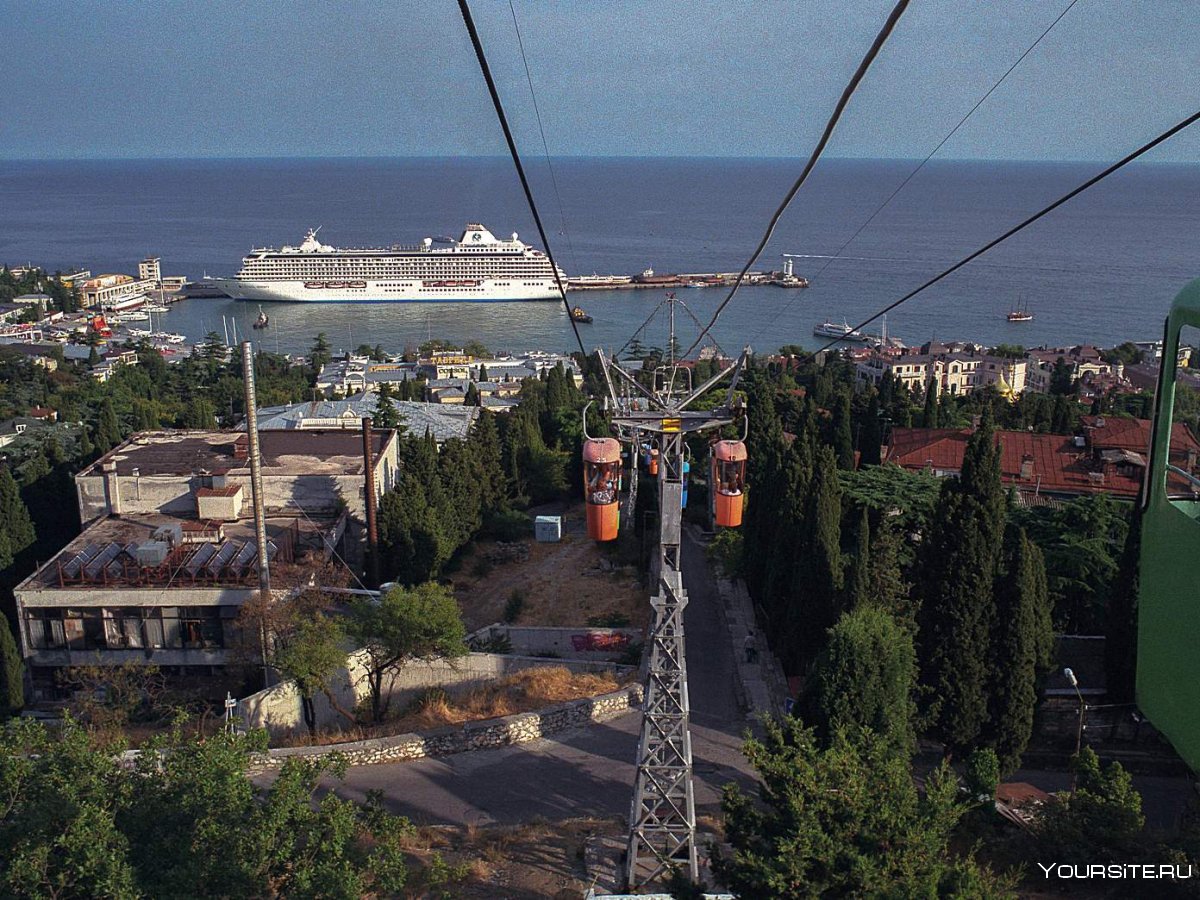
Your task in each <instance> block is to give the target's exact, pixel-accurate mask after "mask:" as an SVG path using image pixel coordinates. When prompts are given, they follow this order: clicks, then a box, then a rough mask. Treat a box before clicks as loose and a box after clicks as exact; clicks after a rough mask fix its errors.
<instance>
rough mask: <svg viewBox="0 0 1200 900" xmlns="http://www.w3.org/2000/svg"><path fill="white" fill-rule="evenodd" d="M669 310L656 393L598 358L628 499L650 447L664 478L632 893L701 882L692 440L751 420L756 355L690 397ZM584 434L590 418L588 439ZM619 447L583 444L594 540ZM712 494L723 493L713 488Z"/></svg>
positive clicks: (633, 826) (610, 505) (599, 535)
mask: <svg viewBox="0 0 1200 900" xmlns="http://www.w3.org/2000/svg"><path fill="white" fill-rule="evenodd" d="M667 302H668V303H670V304H671V307H670V309H671V341H670V344H669V345H668V347H669V350H668V358H667V359H666V360H665V364H664V365H662V366H660V367H659V368H658V369H656V370H655V371H654V384H653V388H650V387H647V386H646V385H644V384H643V383H642V382H641V381H639V380H638V378H637V377H636V376H635V375H634V374H633V373H632V372H629V371H627V370H626V369H625V368H624V367H622V365H621V364H620V363H618V362H617V360H616V359H615V357H612V356H609V355H606V354H605V352H604V351H603V350H598V351H597V355H598V357H599V359H600V364H601V366H602V367H603V370H604V376H605V379H606V381H607V386H608V392H609V396H608V400H607V402H606V406H607V407H608V408H609V411H610V413H611V416H610V419H611V422H612V426H613V430H614V431H615V432H616V433H617V436H618V438H619V439H620V442H622V443H625V442H628V443H630V444H631V449H630V460H631V465H632V472H631V484H630V491H631V493H632V491H633V490H634V484H636V480H635V479H636V466H637V461H638V457H639V452H640V451H641V449H642V446H641V445H642V444H643V442H645V441H648V442H649V443H650V444H651V445H653V444H655V443H656V444H657V448H656V449H657V450H658V454H657V457H656V458H655V460H654V461H655V462H656V463H657V465H656V466H654V468H656V469H657V472H656V473H655V472H654V468H652V469H651V474H652V476H653V475H654V474H656V475H657V478H658V499H659V541H658V559H657V565H656V566H655V569H654V574H655V575H656V577H657V585H656V589H655V592H654V594H653V596H652V597H651V600H650V605H651V607H652V610H653V613H652V620H651V625H650V634H649V642H650V659H649V672H648V676H647V682H646V692H645V699H644V701H643V704H642V728H641V739H640V741H639V742H638V758H637V776H636V781H635V785H634V794H633V806H632V811H631V814H630V818H629V845H628V855H627V859H626V865H627V869H626V872H627V880H628V884H629V887H630V888H631V889H633V888H636V887H639V886H641V885H644V884H646V883H648V882H651V881H654V880H657V879H660V878H663V877H665V876H667V875H668V874H669V873H670V870H671V869H672V868H679V869H682V870H685V871H687V872H688V874H689V875H690V876H691V878H692V880H693V881H695V880H696V879H697V877H698V874H699V873H698V869H697V863H696V804H695V796H694V794H693V790H692V742H691V735H690V732H689V724H688V721H689V706H688V685H687V661H686V657H685V653H684V631H683V610H684V608H685V607H686V606H687V591H686V590H685V589H684V586H683V573H682V570H681V567H680V542H681V526H682V522H683V505H684V499H685V495H686V489H687V488H686V472H687V468H688V463H687V460H686V455H687V448H686V438H687V436H688V435H692V434H697V433H699V432H704V431H714V430H716V429H719V428H722V427H724V426H727V425H733V424H734V423H736V422H738V421H739V420H744V418H745V409H744V408H743V407H742V406H741V404H740V402H739V401H738V400H737V398H736V396H735V393H734V391H735V388H736V387H737V383H738V379H739V377H740V376H741V372H742V369H743V367H744V366H745V364H746V360H747V358H748V355H749V348H747V349H746V350H744V351H743V352H742V354H741V356H740V357H739V358H738V360H737V362H736V364H735V365H733V366H732V367H730V368H727V369H725V370H724V371H721V372H719V373H717V374H716V375H714V376H713V377H712V378H710V379H709V380H708V381H706V382H704V384H702V385H700V386H699V387H696V388H694V389H693V388H692V385H691V370H690V369H689V368H687V367H683V366H680V365H679V361H678V360H676V359H675V358H674V348H675V346H676V345H675V340H674V338H675V334H674V331H675V329H674V297H673V296H671V295H668V300H667ZM726 377H728V379H729V385H728V388H727V389H726V395H725V400H724V402H723V403H722V404H721V405H720V406H718V407H717V408H715V409H709V410H703V411H699V410H692V409H690V408H689V407H690V406H691V405H692V404H693V403H695V401H696V400H698V399H699V398H700V397H702V396H704V395H705V394H707V393H708V392H709V391H710V390H711V389H713V388H714V387H715V386H716V385H717V384H719V383H720V382H721V381H723V380H724V379H726ZM618 386H619V387H620V390H618ZM586 431H587V423H586V410H585V421H584V433H585V437H586ZM721 443H739V444H740V442H721ZM617 444H618V441H616V440H614V439H613V438H587V440H586V441H585V444H584V482H585V484H584V489H585V499H586V500H587V502H588V504H589V508H588V524H589V529H588V531H589V535H590V536H591V537H593V538H594V539H597V540H611V539H612V538H615V537H616V524H615V521H616V519H615V517H616V515H617V508H616V500H615V491H614V490H613V486H614V483H615V482H614V468H613V460H614V459H615V460H617V462H616V467H617V471H618V472H619V466H620V462H619V455H618V453H616V452H615V445H617ZM647 456H649V454H647ZM740 459H741V464H740V467H738V468H736V469H735V470H733V471H732V474H731V476H730V481H728V482H724V483H723V484H726V485H727V486H729V490H728V492H725V491H723V493H726V496H728V497H734V496H736V502H737V506H738V509H737V516H736V517H737V523H736V524H740V522H741V508H740V503H741V481H740V479H741V477H742V473H743V472H744V459H745V452H744V449H743V451H742V452H741V454H740ZM735 465H736V463H735ZM715 471H716V464H715V462H714V472H715ZM735 480H736V485H735V484H734V481H735ZM734 488H736V493H735V490H734ZM712 489H713V490H714V491H715V490H716V485H715V482H714V484H713V485H712ZM606 510H611V511H610V512H606ZM720 522H721V518H720V517H719V518H718V523H720ZM593 523H595V524H594V525H593ZM731 524H732V523H731Z"/></svg>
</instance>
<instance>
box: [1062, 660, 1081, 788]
mask: <svg viewBox="0 0 1200 900" xmlns="http://www.w3.org/2000/svg"><path fill="white" fill-rule="evenodd" d="M1063 677H1064V678H1066V679H1067V682H1068V683H1069V684H1070V685H1071V687H1073V688H1075V696H1076V697H1078V698H1079V725H1078V727H1077V728H1076V730H1075V768H1074V770H1073V771H1072V774H1071V793H1072V794H1073V793H1075V786H1076V783H1077V782H1078V780H1079V770H1078V766H1079V752H1080V751H1081V750H1082V749H1083V716H1084V713H1086V712H1087V706H1086V705H1085V704H1084V702H1083V692H1082V691H1080V690H1079V679H1078V678H1076V677H1075V673H1074V672H1073V671H1072V670H1071V669H1070V668H1066V669H1063Z"/></svg>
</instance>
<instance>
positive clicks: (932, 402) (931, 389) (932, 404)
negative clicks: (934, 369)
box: [921, 378, 938, 428]
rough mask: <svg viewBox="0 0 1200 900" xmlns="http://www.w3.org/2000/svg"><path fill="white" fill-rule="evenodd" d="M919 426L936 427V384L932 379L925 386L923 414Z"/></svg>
mask: <svg viewBox="0 0 1200 900" xmlns="http://www.w3.org/2000/svg"><path fill="white" fill-rule="evenodd" d="M921 424H922V425H923V426H925V427H926V428H937V427H938V396H937V382H936V381H934V380H933V379H932V378H930V379H929V383H928V384H927V385H926V386H925V412H924V414H923V415H922V417H921Z"/></svg>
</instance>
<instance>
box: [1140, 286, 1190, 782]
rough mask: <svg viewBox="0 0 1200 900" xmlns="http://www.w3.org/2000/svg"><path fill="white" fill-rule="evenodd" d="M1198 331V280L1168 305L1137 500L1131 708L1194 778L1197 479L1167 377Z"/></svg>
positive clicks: (1172, 374) (1171, 381) (1171, 380)
mask: <svg viewBox="0 0 1200 900" xmlns="http://www.w3.org/2000/svg"><path fill="white" fill-rule="evenodd" d="M1184 326H1191V327H1200V279H1197V280H1195V281H1193V282H1191V283H1190V284H1188V285H1187V287H1185V288H1184V289H1183V290H1182V291H1181V292H1180V293H1179V296H1178V297H1176V298H1175V302H1174V303H1173V304H1171V312H1170V314H1169V315H1168V316H1167V325H1166V333H1165V336H1164V338H1163V350H1162V366H1161V369H1160V371H1159V380H1158V390H1157V391H1156V392H1155V395H1154V427H1153V434H1152V439H1151V446H1150V465H1149V467H1148V468H1147V471H1146V484H1145V486H1144V489H1143V492H1142V535H1141V554H1140V559H1139V565H1140V568H1139V583H1138V613H1137V614H1138V622H1137V702H1138V706H1139V707H1140V708H1141V710H1142V712H1144V713H1145V714H1146V717H1147V718H1149V719H1150V721H1151V722H1152V723H1153V724H1154V727H1155V728H1157V729H1158V730H1159V731H1160V732H1162V733H1163V734H1164V735H1165V736H1166V737H1167V738H1168V739H1169V740H1170V741H1171V743H1172V745H1174V747H1175V750H1176V752H1177V753H1178V754H1179V755H1180V756H1181V757H1183V759H1184V761H1185V762H1187V764H1188V765H1189V766H1190V767H1191V769H1192V771H1193V772H1200V653H1197V652H1196V648H1197V647H1200V596H1198V595H1197V593H1196V575H1197V568H1196V560H1197V559H1200V478H1197V473H1196V472H1195V471H1193V465H1192V461H1191V460H1189V459H1188V457H1187V454H1186V452H1185V451H1183V450H1182V449H1180V448H1179V447H1178V446H1176V447H1175V448H1172V447H1171V444H1172V436H1173V435H1174V437H1175V443H1176V444H1177V445H1178V443H1179V442H1180V440H1181V439H1183V438H1185V437H1186V435H1184V434H1182V433H1181V431H1182V429H1183V428H1184V427H1185V426H1182V425H1180V426H1175V425H1174V423H1173V410H1174V408H1175V373H1176V370H1177V368H1178V366H1179V356H1178V354H1179V333H1180V330H1181V329H1182V328H1183V327H1184Z"/></svg>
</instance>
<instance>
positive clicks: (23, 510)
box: [0, 465, 37, 569]
mask: <svg viewBox="0 0 1200 900" xmlns="http://www.w3.org/2000/svg"><path fill="white" fill-rule="evenodd" d="M0 534H2V535H3V536H4V538H3V546H0V569H6V568H8V567H9V566H10V565H12V562H13V560H14V559H15V558H16V557H17V556H19V555H20V554H21V553H22V552H23V551H24V550H25V549H26V548H28V547H31V546H33V542H34V541H35V540H36V539H37V533H36V532H35V530H34V527H33V519H32V518H30V516H29V509H28V508H27V507H26V506H25V501H24V500H22V499H21V491H20V488H18V487H17V482H16V481H15V480H14V479H13V477H12V473H11V472H10V471H9V470H8V466H6V465H0Z"/></svg>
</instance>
